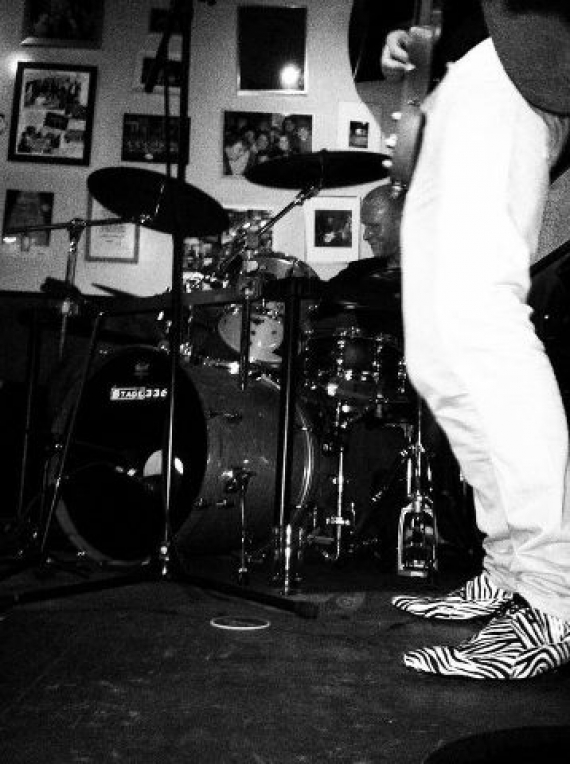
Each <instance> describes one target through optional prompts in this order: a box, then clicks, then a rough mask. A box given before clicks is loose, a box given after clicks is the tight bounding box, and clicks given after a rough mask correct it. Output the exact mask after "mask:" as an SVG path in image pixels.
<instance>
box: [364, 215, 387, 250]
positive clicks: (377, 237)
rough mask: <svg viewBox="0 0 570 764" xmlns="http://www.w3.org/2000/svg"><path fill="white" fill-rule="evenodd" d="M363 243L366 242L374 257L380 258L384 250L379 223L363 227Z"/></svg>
mask: <svg viewBox="0 0 570 764" xmlns="http://www.w3.org/2000/svg"><path fill="white" fill-rule="evenodd" d="M364 241H367V242H368V244H369V245H370V249H371V250H372V254H373V255H374V257H381V256H382V254H383V250H384V237H383V235H382V225H381V224H380V223H374V224H368V225H367V224H365V225H364Z"/></svg>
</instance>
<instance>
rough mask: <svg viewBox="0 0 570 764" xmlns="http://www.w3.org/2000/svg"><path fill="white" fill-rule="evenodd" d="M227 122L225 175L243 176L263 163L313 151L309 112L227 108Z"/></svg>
mask: <svg viewBox="0 0 570 764" xmlns="http://www.w3.org/2000/svg"><path fill="white" fill-rule="evenodd" d="M223 123H224V124H223V139H222V143H223V160H222V163H223V174H224V175H243V174H244V173H245V172H246V171H247V170H249V169H250V168H251V167H253V166H254V165H256V164H259V163H260V162H265V161H267V160H269V159H275V158H276V157H280V156H291V155H292V154H305V153H310V152H311V151H312V150H313V118H312V116H311V115H309V114H272V113H267V112H265V113H262V112H251V111H250V112H248V111H226V112H224V117H223Z"/></svg>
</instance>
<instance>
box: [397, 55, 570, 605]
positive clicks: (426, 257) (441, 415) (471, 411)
mask: <svg viewBox="0 0 570 764" xmlns="http://www.w3.org/2000/svg"><path fill="white" fill-rule="evenodd" d="M567 128H568V120H567V119H558V118H552V119H550V118H545V117H544V115H541V114H539V113H537V112H536V111H535V110H534V109H532V108H531V107H530V106H529V105H528V104H527V102H526V101H525V100H524V99H523V98H522V97H521V95H520V94H519V93H518V91H517V90H516V89H515V87H514V86H513V84H512V83H511V81H510V80H509V79H508V77H507V76H506V75H505V73H504V71H503V69H502V67H501V66H500V64H499V62H498V59H497V57H496V53H495V50H494V47H493V45H492V43H491V42H490V41H486V42H484V43H481V45H479V46H477V48H475V49H474V50H472V51H471V52H470V53H469V54H467V56H465V57H464V58H463V59H461V61H459V62H457V63H456V64H454V65H453V67H452V68H451V70H450V72H449V73H448V74H447V75H446V77H445V79H444V80H443V82H442V84H441V85H440V86H439V88H438V89H437V90H436V92H435V93H434V94H433V96H432V98H431V102H430V105H429V107H428V122H427V126H426V132H425V136H424V143H423V146H422V152H421V155H420V159H419V162H418V166H417V169H416V172H415V175H414V179H413V182H412V184H411V188H410V190H409V192H408V196H407V199H406V205H405V210H404V218H403V224H402V248H403V252H402V266H403V279H404V281H403V308H404V325H405V340H406V360H407V364H408V370H409V373H410V378H411V380H412V382H413V384H414V385H415V386H416V388H417V389H418V392H419V393H420V394H421V395H422V396H423V397H424V398H425V399H426V401H427V403H428V405H429V406H430V408H431V410H432V411H433V413H434V415H435V417H436V419H437V420H438V422H439V424H440V425H441V426H442V428H443V430H444V431H445V432H446V434H447V436H448V438H449V441H450V444H451V447H452V448H453V450H454V453H455V455H456V457H457V459H458V461H459V464H460V466H461V469H462V472H463V474H464V476H465V478H466V479H467V481H468V482H469V483H470V485H471V486H472V487H473V489H474V493H475V504H476V516H477V523H478V526H479V528H480V530H481V531H482V532H483V533H484V534H486V539H485V554H486V559H485V567H486V568H487V570H488V571H489V572H490V574H491V575H492V577H493V579H494V580H495V582H496V583H497V584H498V585H500V586H503V587H505V588H507V589H511V590H513V591H517V592H519V593H520V594H522V595H523V596H524V597H526V598H527V599H528V600H529V602H530V603H531V604H532V605H533V606H535V607H538V608H540V609H541V610H544V611H545V612H549V613H552V614H554V615H558V616H560V617H562V618H565V619H570V501H569V498H568V496H567V494H566V486H567V480H566V475H567V468H568V431H567V425H566V419H565V413H564V409H563V406H562V402H561V398H560V392H559V389H558V386H557V383H556V380H555V378H554V374H553V372H552V368H551V365H550V362H549V360H548V359H547V357H546V355H545V353H544V348H543V346H542V344H541V343H540V341H539V339H538V338H537V336H536V334H535V332H534V328H533V325H532V323H531V321H530V309H529V307H528V305H527V304H526V296H527V292H528V287H529V266H530V263H531V260H532V257H533V255H534V252H535V250H536V244H537V239H538V232H539V228H540V223H541V219H542V214H543V209H544V204H545V201H546V195H547V192H548V184H549V166H550V163H551V162H552V160H553V158H554V156H555V154H556V153H557V152H558V151H559V150H560V147H561V143H562V138H563V137H564V135H565V133H566V130H567Z"/></svg>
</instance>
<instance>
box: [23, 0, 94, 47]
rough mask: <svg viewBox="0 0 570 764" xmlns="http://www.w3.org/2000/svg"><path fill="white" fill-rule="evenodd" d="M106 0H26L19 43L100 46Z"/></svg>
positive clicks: (56, 45) (44, 45)
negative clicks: (20, 41)
mask: <svg viewBox="0 0 570 764" xmlns="http://www.w3.org/2000/svg"><path fill="white" fill-rule="evenodd" d="M104 10H105V0H25V1H24V23H23V31H22V45H36V46H43V47H51V48H100V47H101V38H102V32H103V16H104Z"/></svg>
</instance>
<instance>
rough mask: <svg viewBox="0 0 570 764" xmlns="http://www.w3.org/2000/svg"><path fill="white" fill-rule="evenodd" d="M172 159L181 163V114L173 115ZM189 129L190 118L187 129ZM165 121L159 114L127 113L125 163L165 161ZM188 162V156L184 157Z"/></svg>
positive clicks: (122, 156)
mask: <svg viewBox="0 0 570 764" xmlns="http://www.w3.org/2000/svg"><path fill="white" fill-rule="evenodd" d="M168 123H169V132H170V139H169V150H170V161H171V162H178V154H179V146H180V117H170V118H169V120H168ZM189 129H190V120H188V122H187V126H186V130H189ZM166 149H167V146H166V123H165V119H164V117H163V116H162V115H160V114H124V115H123V135H122V142H121V160H122V161H123V162H146V163H153V164H156V163H159V164H165V163H166V160H167V155H166ZM184 161H186V159H185V160H184Z"/></svg>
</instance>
